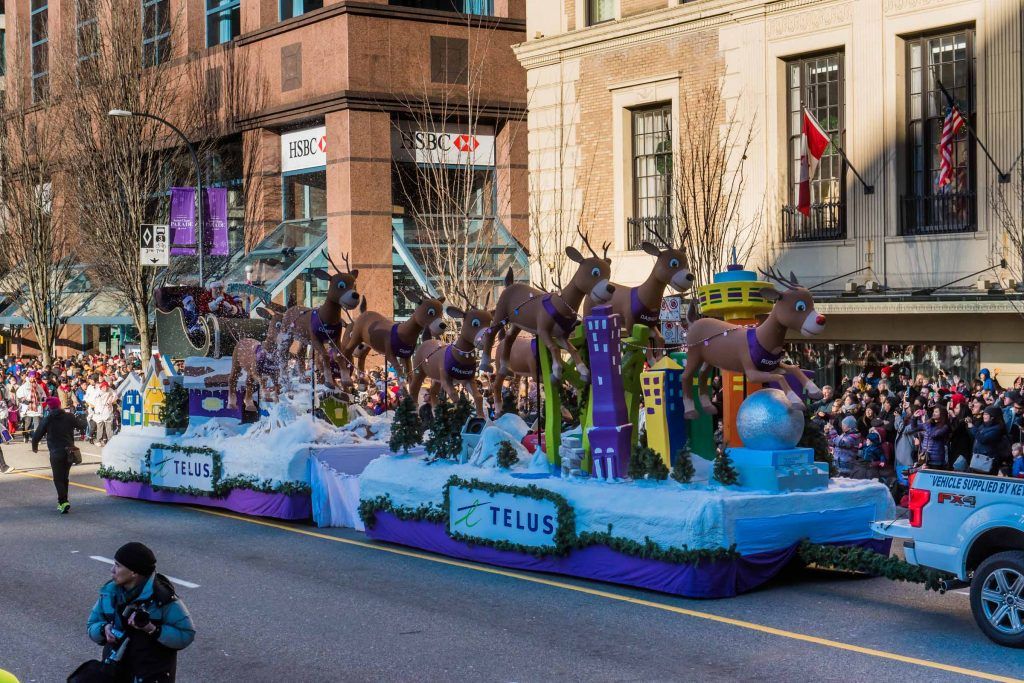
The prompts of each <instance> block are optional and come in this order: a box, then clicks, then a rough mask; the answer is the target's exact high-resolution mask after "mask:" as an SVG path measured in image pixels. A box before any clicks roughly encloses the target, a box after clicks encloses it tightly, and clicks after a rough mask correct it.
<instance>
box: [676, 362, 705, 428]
mask: <svg viewBox="0 0 1024 683" xmlns="http://www.w3.org/2000/svg"><path fill="white" fill-rule="evenodd" d="M702 364H703V362H702V361H701V358H700V352H699V351H697V349H696V348H693V349H690V351H689V353H688V355H687V357H686V367H685V368H683V375H682V377H681V378H680V380H679V381H680V382H681V383H682V386H683V417H684V418H685V419H687V420H696V419H697V416H698V415H697V408H696V407H695V406H694V405H693V393H692V390H693V374H694V372H695V371H697V370H698V368H700V366H701V365H702ZM698 389H699V387H698Z"/></svg>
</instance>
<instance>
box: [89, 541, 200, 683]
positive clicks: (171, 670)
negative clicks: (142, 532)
mask: <svg viewBox="0 0 1024 683" xmlns="http://www.w3.org/2000/svg"><path fill="white" fill-rule="evenodd" d="M110 573H111V576H112V577H113V578H112V579H111V580H110V581H108V582H107V583H106V584H104V585H103V587H102V588H100V597H99V600H97V601H96V605H95V606H94V607H93V608H92V613H91V614H90V615H89V637H90V638H91V639H92V640H93V641H95V642H96V643H98V644H100V645H102V646H103V664H102V666H103V667H104V669H105V671H106V672H108V673H111V674H113V675H112V676H111V677H110V678H109V680H113V681H123V682H124V683H155V682H156V681H160V682H161V683H163V682H165V681H174V678H175V671H176V668H177V658H178V650H182V649H184V648H186V647H188V646H189V645H190V644H191V643H192V641H193V639H194V638H195V635H196V632H195V629H194V628H193V626H192V618H191V617H190V616H189V613H188V608H186V607H185V603H183V602H182V601H181V599H180V598H179V597H178V596H177V595H176V594H175V592H174V586H173V585H171V582H170V581H169V580H168V579H167V577H165V576H164V575H163V574H157V573H156V556H155V555H154V554H153V551H152V550H150V549H149V548H147V547H146V546H145V545H143V544H142V543H136V542H132V543H126V544H124V545H123V546H121V547H120V548H119V549H118V551H117V553H115V554H114V566H113V568H112V569H111V572H110Z"/></svg>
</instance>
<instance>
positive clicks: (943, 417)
mask: <svg viewBox="0 0 1024 683" xmlns="http://www.w3.org/2000/svg"><path fill="white" fill-rule="evenodd" d="M914 427H915V429H916V431H917V432H918V433H919V434H920V435H921V455H923V456H924V458H925V462H926V463H927V465H928V467H930V468H931V469H940V470H943V469H946V467H947V465H946V446H947V445H948V443H949V416H948V415H947V413H946V409H945V408H943V407H942V406H935V408H934V409H933V410H932V416H931V418H930V419H927V420H926V419H925V411H923V410H919V411H917V412H916V413H915V414H914Z"/></svg>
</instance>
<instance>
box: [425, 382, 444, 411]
mask: <svg viewBox="0 0 1024 683" xmlns="http://www.w3.org/2000/svg"><path fill="white" fill-rule="evenodd" d="M440 393H441V383H440V382H438V381H437V380H436V379H431V380H430V391H429V392H427V400H428V401H429V402H430V412H431V413H433V412H434V411H435V410H436V409H437V400H438V399H437V395H438V394H440Z"/></svg>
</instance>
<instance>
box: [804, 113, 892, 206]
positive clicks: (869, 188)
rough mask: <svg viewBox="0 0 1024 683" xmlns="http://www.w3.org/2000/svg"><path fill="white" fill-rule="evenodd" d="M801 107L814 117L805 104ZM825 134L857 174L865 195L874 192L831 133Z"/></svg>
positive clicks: (873, 187) (854, 173)
mask: <svg viewBox="0 0 1024 683" xmlns="http://www.w3.org/2000/svg"><path fill="white" fill-rule="evenodd" d="M802 109H803V110H804V112H805V113H807V114H810V115H811V117H812V118H814V115H813V114H811V112H810V111H809V110H808V109H807V107H806V106H802ZM814 120H815V121H817V119H816V118H814ZM818 127H819V128H821V124H820V123H819V124H818ZM821 130H822V132H825V129H824V128H822V129H821ZM825 135H826V136H827V137H828V143H829V144H830V145H832V146H833V147H835V148H836V151H837V152H839V156H841V157H842V158H843V161H845V162H846V165H847V166H849V167H850V170H851V171H853V175H855V176H857V180H859V181H860V184H861V185H862V186H863V187H864V194H866V195H867V194H874V193H875V186H874V185H868V183H867V181H866V180H864V178H863V176H861V174H860V173H859V172H858V171H857V167H856V166H854V165H853V163H852V162H851V161H850V157H848V156H846V152H845V151H843V148H842V147H840V146H839V145H837V144H836V141H835V139H833V137H832V136H831V135H829V134H828V133H825Z"/></svg>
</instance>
